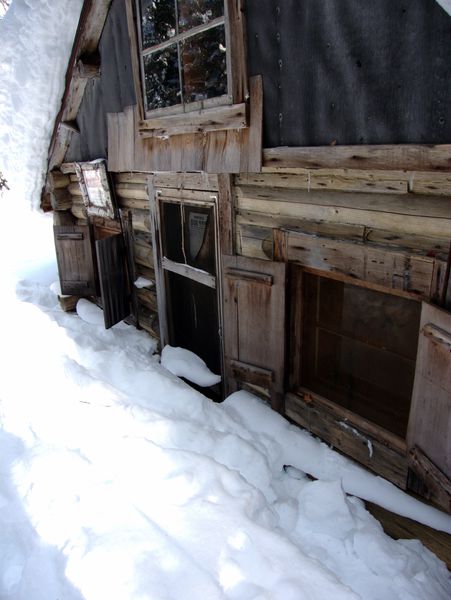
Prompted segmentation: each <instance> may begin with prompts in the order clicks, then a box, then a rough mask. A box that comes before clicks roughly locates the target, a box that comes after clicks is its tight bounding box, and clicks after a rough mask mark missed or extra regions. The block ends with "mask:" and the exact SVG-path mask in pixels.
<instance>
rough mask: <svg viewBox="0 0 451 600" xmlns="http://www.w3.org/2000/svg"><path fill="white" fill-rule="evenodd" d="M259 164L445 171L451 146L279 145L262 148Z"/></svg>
mask: <svg viewBox="0 0 451 600" xmlns="http://www.w3.org/2000/svg"><path fill="white" fill-rule="evenodd" d="M263 166H265V167H295V168H307V169H321V168H326V169H327V168H329V169H340V168H341V169H367V170H373V169H374V170H376V169H377V170H379V169H382V170H391V171H393V170H396V171H398V170H402V171H449V170H450V169H451V145H447V144H443V145H436V146H434V145H420V144H400V145H378V146H363V145H362V146H314V147H313V146H309V147H297V148H289V147H279V148H265V149H264V150H263Z"/></svg>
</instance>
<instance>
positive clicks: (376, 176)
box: [234, 168, 451, 299]
mask: <svg viewBox="0 0 451 600" xmlns="http://www.w3.org/2000/svg"><path fill="white" fill-rule="evenodd" d="M450 183H451V178H450V176H449V174H445V173H443V174H442V173H430V172H426V173H421V174H418V173H413V172H412V173H409V172H401V171H393V172H388V171H358V170H346V169H333V170H326V169H318V170H314V169H312V170H307V169H284V170H281V169H274V170H271V169H269V168H266V169H265V172H264V173H258V174H248V175H246V174H240V175H239V176H236V177H235V188H234V203H235V211H236V250H237V253H238V254H241V255H243V256H248V257H253V258H263V259H267V260H272V259H274V258H275V251H276V252H277V253H278V254H279V255H280V254H281V255H282V258H283V259H284V260H287V261H289V262H294V263H297V264H300V265H303V266H305V267H309V268H312V269H317V270H321V271H328V272H330V273H331V274H341V275H344V276H349V277H351V278H353V279H357V280H361V281H366V282H368V283H371V284H374V285H380V286H382V287H384V288H387V289H391V290H393V291H395V292H396V291H399V292H407V293H410V294H414V295H417V296H418V297H422V298H425V299H431V298H438V297H439V295H440V293H441V291H442V287H443V280H444V273H445V267H446V260H447V255H448V250H449V244H450V235H451V201H450V199H449V197H448V192H449V189H450V188H449V186H450ZM275 230H276V231H277V235H276V236H275V235H274V232H275ZM275 242H276V243H275ZM279 258H280V256H279Z"/></svg>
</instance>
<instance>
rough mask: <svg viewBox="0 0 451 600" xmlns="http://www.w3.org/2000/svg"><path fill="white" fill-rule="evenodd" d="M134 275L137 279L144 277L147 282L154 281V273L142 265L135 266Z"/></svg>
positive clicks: (151, 269)
mask: <svg viewBox="0 0 451 600" xmlns="http://www.w3.org/2000/svg"><path fill="white" fill-rule="evenodd" d="M135 266H136V275H137V276H138V277H139V276H141V277H145V278H146V279H149V281H155V271H154V269H153V268H150V267H145V266H144V265H140V264H139V263H137V264H136V265H135Z"/></svg>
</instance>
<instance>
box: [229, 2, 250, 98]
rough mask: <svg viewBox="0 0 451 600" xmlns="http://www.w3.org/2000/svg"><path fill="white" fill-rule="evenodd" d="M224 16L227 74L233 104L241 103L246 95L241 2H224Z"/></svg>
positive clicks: (244, 37)
mask: <svg viewBox="0 0 451 600" xmlns="http://www.w3.org/2000/svg"><path fill="white" fill-rule="evenodd" d="M225 16H226V21H227V23H228V27H227V28H226V36H227V39H226V45H227V59H228V63H229V64H228V69H227V70H228V74H230V75H229V76H231V82H230V84H231V85H230V87H231V94H232V98H233V101H234V102H243V101H244V100H245V99H246V97H247V94H248V90H247V71H246V58H247V51H246V41H245V40H246V20H245V12H244V6H243V2H242V0H226V2H225Z"/></svg>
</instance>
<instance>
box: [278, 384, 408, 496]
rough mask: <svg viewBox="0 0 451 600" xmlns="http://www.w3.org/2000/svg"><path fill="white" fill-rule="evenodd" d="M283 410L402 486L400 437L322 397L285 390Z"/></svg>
mask: <svg viewBox="0 0 451 600" xmlns="http://www.w3.org/2000/svg"><path fill="white" fill-rule="evenodd" d="M285 414H286V416H287V417H289V418H290V419H292V420H293V421H294V422H295V423H297V424H298V425H301V426H302V427H305V428H306V429H308V430H309V431H311V432H312V433H313V434H314V435H318V436H319V437H320V438H321V439H322V440H324V441H326V442H328V443H329V444H332V445H333V446H334V447H335V448H337V449H338V450H340V451H341V452H344V453H345V454H347V455H348V456H351V457H352V458H354V459H355V460H357V461H358V462H360V463H361V464H363V465H365V466H366V467H367V468H369V469H371V470H372V471H374V472H375V473H378V474H379V475H382V477H385V478H386V479H388V480H389V481H391V482H392V483H395V484H396V485H397V486H398V487H400V488H402V489H405V485H406V476H407V459H406V455H405V446H403V444H402V441H401V440H398V439H396V438H394V437H392V436H390V437H387V432H384V431H383V430H379V429H378V428H377V427H375V426H374V425H373V424H371V423H369V422H368V421H365V420H364V419H362V418H360V417H357V415H354V414H353V413H350V412H349V411H346V409H342V408H341V407H339V406H337V405H334V404H333V403H331V402H328V401H327V400H325V399H324V398H321V397H319V396H317V395H316V394H311V393H310V392H308V391H307V390H306V391H303V392H301V393H298V394H286V396H285Z"/></svg>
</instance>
